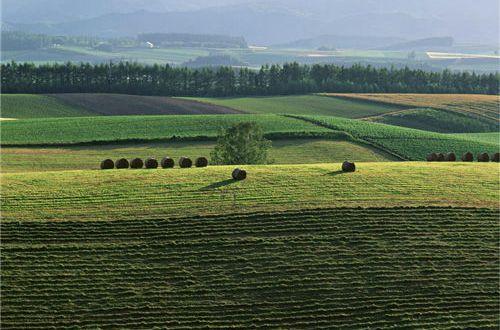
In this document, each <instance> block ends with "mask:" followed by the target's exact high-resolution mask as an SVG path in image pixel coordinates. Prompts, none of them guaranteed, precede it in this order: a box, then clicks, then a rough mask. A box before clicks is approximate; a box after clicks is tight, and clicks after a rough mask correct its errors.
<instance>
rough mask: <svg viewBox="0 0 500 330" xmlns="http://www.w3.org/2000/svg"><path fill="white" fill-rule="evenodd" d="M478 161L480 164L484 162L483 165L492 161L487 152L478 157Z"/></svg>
mask: <svg viewBox="0 0 500 330" xmlns="http://www.w3.org/2000/svg"><path fill="white" fill-rule="evenodd" d="M477 161H478V162H483V163H486V162H489V161H490V155H488V153H486V152H483V153H481V154H479V155H477Z"/></svg>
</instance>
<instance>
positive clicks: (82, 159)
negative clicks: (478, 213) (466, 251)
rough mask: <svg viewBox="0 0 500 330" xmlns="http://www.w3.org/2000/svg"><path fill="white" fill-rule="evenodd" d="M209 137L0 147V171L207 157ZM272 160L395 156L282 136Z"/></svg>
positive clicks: (292, 161) (382, 158)
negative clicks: (111, 160) (108, 160)
mask: <svg viewBox="0 0 500 330" xmlns="http://www.w3.org/2000/svg"><path fill="white" fill-rule="evenodd" d="M213 148H214V142H213V141H189V142H149V143H134V144H118V145H117V144H109V145H92V146H66V147H52V148H50V147H39V148H12V147H8V148H5V147H4V148H2V159H1V161H0V164H1V167H0V168H1V171H2V172H3V173H5V172H37V171H64V170H92V169H96V168H97V167H98V165H99V164H98V160H100V159H106V158H109V157H111V158H117V157H126V158H128V159H133V158H135V157H141V158H143V159H145V158H147V157H151V156H155V157H157V158H158V159H161V158H163V157H165V156H167V155H168V156H169V157H172V158H173V159H175V160H178V159H179V158H180V157H182V156H187V157H190V158H191V159H196V158H197V157H200V156H204V157H207V158H208V159H210V152H211V151H212V149H213ZM269 158H270V161H271V162H272V163H273V164H314V163H337V162H342V161H344V160H345V159H350V160H352V161H356V162H374V161H388V160H395V159H396V158H394V157H391V155H390V154H387V153H383V152H381V151H379V150H377V149H375V148H370V147H369V146H367V145H363V144H358V143H354V142H351V141H345V140H335V139H321V138H315V139H307V138H301V139H285V140H275V141H273V142H272V148H271V150H270V152H269ZM115 160H116V159H115Z"/></svg>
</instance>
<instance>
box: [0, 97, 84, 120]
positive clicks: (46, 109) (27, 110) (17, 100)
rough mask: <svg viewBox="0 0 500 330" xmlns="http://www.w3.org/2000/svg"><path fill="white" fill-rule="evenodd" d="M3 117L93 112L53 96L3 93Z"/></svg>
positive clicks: (33, 116)
mask: <svg viewBox="0 0 500 330" xmlns="http://www.w3.org/2000/svg"><path fill="white" fill-rule="evenodd" d="M0 104H1V106H2V109H1V110H2V112H1V113H2V118H46V117H83V116H89V115H91V114H92V113H91V112H89V111H86V110H85V109H83V108H80V107H73V106H70V105H67V104H65V103H64V102H61V101H59V100H57V99H55V98H53V97H50V96H45V95H34V94H12V95H10V94H1V95H0Z"/></svg>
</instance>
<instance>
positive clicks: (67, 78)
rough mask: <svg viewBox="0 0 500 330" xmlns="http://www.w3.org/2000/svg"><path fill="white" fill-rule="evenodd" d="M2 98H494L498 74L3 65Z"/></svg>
mask: <svg viewBox="0 0 500 330" xmlns="http://www.w3.org/2000/svg"><path fill="white" fill-rule="evenodd" d="M1 82H2V92H3V93H126V94H138V95H164V96H237V95H280V94H301V93H310V92H365V93H387V92H392V93H475V94H498V93H499V83H500V74H498V73H496V74H493V73H492V74H475V73H468V72H463V73H454V72H451V71H448V70H445V71H442V72H426V71H423V70H411V69H409V68H403V69H395V68H392V69H387V68H379V69H377V68H373V67H370V66H361V65H354V66H352V67H340V66H336V65H332V64H321V65H319V64H318V65H313V66H308V65H300V64H298V63H289V64H284V65H282V66H281V65H272V66H267V65H266V66H263V67H262V68H261V69H260V70H252V69H247V68H241V69H240V68H231V67H220V68H200V69H189V68H185V67H172V66H169V65H142V64H138V63H128V62H125V63H118V64H113V63H108V64H97V65H92V64H88V63H87V64H84V63H82V64H73V63H67V64H44V65H34V64H30V63H22V64H18V63H15V62H12V63H6V64H2V65H1Z"/></svg>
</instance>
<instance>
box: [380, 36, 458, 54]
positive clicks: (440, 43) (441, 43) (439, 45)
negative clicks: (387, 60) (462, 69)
mask: <svg viewBox="0 0 500 330" xmlns="http://www.w3.org/2000/svg"><path fill="white" fill-rule="evenodd" d="M453 44H454V40H453V38H452V37H440V38H425V39H419V40H413V41H408V42H401V43H396V44H393V45H390V46H387V47H382V48H380V49H382V50H399V51H413V50H415V51H416V50H424V51H430V50H447V49H449V48H450V47H453Z"/></svg>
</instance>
